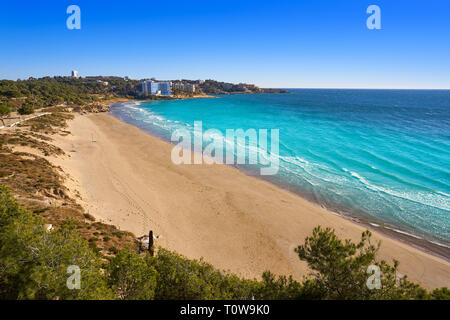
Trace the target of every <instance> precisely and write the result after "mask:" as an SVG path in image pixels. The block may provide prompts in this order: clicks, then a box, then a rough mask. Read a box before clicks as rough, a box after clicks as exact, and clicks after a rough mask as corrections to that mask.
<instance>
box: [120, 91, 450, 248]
mask: <svg viewBox="0 0 450 320" xmlns="http://www.w3.org/2000/svg"><path fill="white" fill-rule="evenodd" d="M112 113H113V114H114V115H115V116H117V117H118V118H120V119H122V120H124V121H126V122H128V123H131V124H134V125H136V126H138V127H140V128H142V129H144V130H147V131H148V132H150V133H151V134H154V135H157V136H159V137H161V138H164V139H166V140H170V136H171V133H172V132H173V131H174V130H176V129H179V128H186V129H188V130H190V131H192V130H193V125H194V121H199V120H201V121H202V122H203V130H207V129H210V128H215V129H218V130H221V132H222V133H223V135H225V130H226V129H238V128H242V129H244V130H246V129H249V128H254V129H279V130H280V131H279V132H280V150H279V154H278V156H279V159H280V169H279V171H278V173H277V175H275V176H270V177H265V178H266V179H269V180H271V181H273V182H275V183H277V184H281V185H283V186H285V187H286V188H288V189H290V190H293V191H295V192H298V193H300V194H302V195H303V196H305V197H307V198H309V199H310V200H313V201H315V202H317V203H319V204H321V205H323V206H325V207H327V208H330V209H332V210H334V211H338V212H342V213H348V214H350V215H352V216H353V217H360V218H362V219H364V220H365V221H370V222H371V223H372V224H373V225H375V226H376V225H378V224H380V225H383V226H384V227H387V228H391V229H395V230H397V232H401V233H407V234H410V235H413V236H414V237H420V238H423V239H427V240H429V241H432V242H434V243H439V244H440V245H442V246H443V247H444V248H445V247H447V248H449V246H450V91H448V90H447V91H440V90H433V91H427V90H331V89H329V90H321V89H320V90H319V89H292V90H290V93H289V94H251V95H230V96H220V97H219V98H216V99H214V98H211V99H195V100H176V101H152V102H129V103H124V104H120V105H115V106H113V108H112ZM254 147H258V146H253V148H252V149H255V148H254ZM241 168H242V169H244V170H246V171H247V172H249V173H252V172H253V173H255V174H256V173H257V172H259V171H256V168H255V166H253V167H249V166H241Z"/></svg>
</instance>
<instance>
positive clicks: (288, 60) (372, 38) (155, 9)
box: [0, 0, 450, 89]
mask: <svg viewBox="0 0 450 320" xmlns="http://www.w3.org/2000/svg"><path fill="white" fill-rule="evenodd" d="M71 4H76V5H78V6H79V7H80V8H81V23H82V28H81V30H68V29H67V27H66V19H67V17H68V16H69V15H68V14H66V9H67V7H68V6H69V5H71ZM371 4H376V5H378V6H379V7H380V8H381V24H382V29H381V30H369V29H368V28H367V27H366V20H367V18H368V17H369V15H368V14H367V13H366V9H367V7H368V6H369V5H371ZM449 16H450V1H448V0H428V1H425V0H421V1H417V0H395V1H392V0H388V1H378V0H369V1H365V0H345V1H344V0H341V1H338V0H334V1H331V0H314V1H313V0H311V1H299V0H297V1H284V0H278V1H273V0H271V1H266V0H258V1H253V0H251V1H245V0H240V1H235V0H228V1H215V0H208V1H203V0H202V1H175V0H173V1H113V0H110V1H103V0H96V1H92V0H91V1H84V0H71V1H64V0H55V1H45V0H41V1H31V0H30V1H12V0H3V1H2V3H1V6H0V39H1V40H0V43H1V45H0V46H1V47H0V78H1V79H13V80H15V79H17V78H22V79H23V78H28V77H29V76H33V77H41V76H46V75H50V76H53V75H69V73H70V71H71V70H72V69H76V70H78V71H79V72H80V75H81V76H86V75H118V76H125V75H129V76H131V77H133V78H150V77H156V78H158V79H179V78H187V79H217V80H221V81H230V82H247V83H255V84H257V85H259V86H262V87H283V88H294V87H298V88H317V87H318V88H446V89H450V18H449Z"/></svg>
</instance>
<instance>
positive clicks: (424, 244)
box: [110, 100, 450, 262]
mask: <svg viewBox="0 0 450 320" xmlns="http://www.w3.org/2000/svg"><path fill="white" fill-rule="evenodd" d="M126 102H141V101H139V100H129V101H126ZM126 102H125V103H126ZM121 104H122V102H118V103H111V104H110V107H114V106H117V107H120V106H121ZM110 115H112V116H113V117H115V118H116V119H118V120H120V121H122V122H125V123H127V124H129V125H132V126H134V127H137V128H139V129H140V130H142V131H143V132H145V133H147V134H149V135H150V136H152V137H155V138H157V139H160V140H162V141H164V142H166V143H169V144H171V145H174V144H173V143H172V142H171V141H169V140H167V139H166V138H165V137H164V136H163V135H160V134H158V133H157V132H156V131H155V132H152V131H151V130H145V129H143V128H141V127H139V126H137V125H135V124H133V123H129V122H127V121H125V120H124V119H122V118H120V117H118V116H117V115H114V114H112V113H110ZM223 165H225V166H227V167H229V168H232V169H235V170H238V171H239V172H241V173H243V174H245V175H246V176H249V177H252V178H256V179H259V180H261V181H265V182H268V183H270V184H272V185H273V186H275V187H277V188H280V189H283V190H285V191H287V192H289V193H291V194H293V195H294V196H298V197H300V198H302V199H303V200H305V201H308V202H309V203H311V204H312V205H315V206H317V207H319V208H322V209H324V210H326V211H328V212H330V213H331V214H333V215H336V216H339V217H341V218H343V219H346V220H347V221H350V222H352V223H355V224H357V225H359V226H363V227H364V228H367V229H369V230H371V231H376V232H380V233H382V234H383V235H385V236H387V237H389V238H391V239H393V240H396V241H400V242H402V243H405V244H407V245H409V246H411V247H414V248H416V249H418V250H421V251H422V252H424V253H427V254H431V255H433V256H435V257H437V258H440V259H443V260H445V261H447V262H450V247H448V246H446V245H445V244H442V243H439V242H438V240H435V239H429V238H426V237H422V236H417V235H415V234H413V233H411V232H410V231H406V230H402V228H401V227H398V226H395V225H391V224H389V223H386V222H384V221H382V220H377V219H376V218H372V217H367V216H363V214H366V213H364V212H361V214H359V215H358V212H351V211H349V210H345V208H341V209H340V208H337V207H336V208H333V207H329V206H325V205H323V204H321V203H320V202H318V201H315V200H314V199H312V198H311V197H309V196H307V195H305V194H304V193H302V192H301V191H300V190H298V189H297V188H295V187H292V186H290V185H288V184H283V183H282V182H280V181H279V180H275V179H271V177H270V176H267V177H264V176H260V175H257V174H254V173H253V172H252V171H251V170H249V169H247V168H245V167H240V166H238V165H227V164H223ZM366 215H367V214H366ZM434 241H435V242H434Z"/></svg>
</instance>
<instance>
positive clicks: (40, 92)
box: [0, 76, 286, 116]
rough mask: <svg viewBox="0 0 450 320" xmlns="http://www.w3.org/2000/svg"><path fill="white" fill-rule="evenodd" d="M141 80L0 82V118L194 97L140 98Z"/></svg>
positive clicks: (224, 87)
mask: <svg viewBox="0 0 450 320" xmlns="http://www.w3.org/2000/svg"><path fill="white" fill-rule="evenodd" d="M183 81H186V82H187V83H192V84H195V85H196V87H197V90H196V92H195V95H197V96H198V95H214V94H232V93H284V92H286V91H285V90H281V89H262V88H258V87H257V86H255V85H249V84H231V83H225V82H219V81H215V80H206V81H199V80H195V81H194V80H183ZM139 82H140V80H131V79H124V78H121V77H101V76H99V77H88V78H78V79H76V78H72V77H44V78H39V79H35V78H29V79H28V80H17V81H12V80H0V116H3V115H7V114H9V113H11V112H18V113H19V114H22V115H27V114H31V113H33V112H34V110H36V109H40V108H45V107H51V106H55V105H67V106H71V107H74V106H84V105H88V104H92V103H98V102H102V101H105V100H110V99H115V98H126V99H145V100H149V99H152V100H162V99H173V98H185V97H191V96H193V94H190V93H189V92H185V91H183V92H181V91H179V90H178V91H177V90H176V89H175V97H164V96H151V95H149V96H139V95H138V92H137V84H138V83H139Z"/></svg>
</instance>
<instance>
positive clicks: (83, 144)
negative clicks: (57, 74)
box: [52, 114, 450, 289]
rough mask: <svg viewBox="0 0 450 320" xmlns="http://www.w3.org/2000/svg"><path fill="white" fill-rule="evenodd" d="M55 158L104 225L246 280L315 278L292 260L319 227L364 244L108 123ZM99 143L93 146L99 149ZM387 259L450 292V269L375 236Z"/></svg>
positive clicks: (266, 186) (269, 193) (75, 125)
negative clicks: (269, 275) (270, 275)
mask: <svg viewBox="0 0 450 320" xmlns="http://www.w3.org/2000/svg"><path fill="white" fill-rule="evenodd" d="M68 130H69V131H70V132H71V133H72V134H71V135H68V136H66V137H58V138H57V142H56V143H57V144H58V145H59V146H60V147H61V148H62V149H63V150H65V151H66V152H67V154H69V155H70V157H64V158H55V159H53V160H52V161H54V162H56V163H55V164H56V165H60V166H61V167H62V168H63V170H64V171H65V172H66V173H67V174H68V175H69V176H70V178H68V179H67V181H66V184H67V186H68V187H69V188H70V189H71V190H72V191H73V192H75V190H78V192H79V193H80V195H81V198H82V199H80V200H79V203H80V204H81V205H82V206H83V207H84V208H85V210H86V211H88V212H89V213H90V214H92V215H94V216H95V217H96V218H97V219H98V220H100V221H103V222H106V223H110V224H114V225H116V226H117V227H119V228H120V229H122V230H127V231H131V232H133V233H134V234H136V235H137V236H141V235H143V234H147V233H148V231H149V230H150V229H151V230H153V231H154V233H155V234H156V235H160V236H161V237H160V239H158V240H156V244H157V245H160V246H162V247H164V248H167V249H170V250H175V251H177V252H179V253H181V254H183V255H185V256H187V257H189V258H200V257H203V258H204V260H205V261H207V262H209V263H211V264H213V265H214V266H215V267H217V268H220V269H225V270H230V271H232V272H234V273H237V274H239V275H241V276H244V277H250V278H253V277H257V278H259V277H260V276H261V274H262V272H263V271H265V270H270V271H272V272H274V273H275V274H280V275H281V274H283V275H293V276H294V277H295V278H296V279H301V278H302V276H304V275H307V274H308V272H309V270H308V268H307V265H306V263H304V262H302V261H300V260H299V259H298V256H297V255H296V254H295V252H294V248H296V247H297V246H298V245H299V244H301V243H303V242H304V239H305V237H307V236H308V235H310V234H311V233H312V230H313V228H314V227H316V226H317V225H321V226H323V227H332V228H334V229H335V230H336V233H337V234H338V235H339V236H340V237H342V238H350V239H353V240H359V239H360V236H361V233H362V232H363V231H364V230H365V228H364V227H363V226H361V225H358V224H356V223H353V222H351V221H349V220H347V219H344V218H342V217H339V216H337V215H335V214H333V213H331V212H329V211H326V210H325V209H322V208H320V207H319V206H317V205H315V204H312V203H310V202H308V201H306V200H304V199H302V198H301V197H299V196H297V195H294V194H292V193H290V192H288V191H285V190H283V189H280V188H278V187H276V186H274V185H272V184H270V183H268V182H265V181H262V180H259V179H257V178H254V177H249V176H246V175H245V174H243V173H242V172H240V171H238V170H236V169H234V168H231V167H228V166H225V165H217V164H215V165H180V166H177V165H174V164H173V163H172V162H171V160H170V153H171V150H172V145H170V144H169V143H167V142H165V141H162V140H160V139H158V138H155V137H153V136H150V135H149V134H147V133H146V132H144V131H142V130H140V129H138V128H136V127H134V126H132V125H129V124H126V123H124V122H121V121H120V120H118V119H116V118H114V117H113V116H111V115H109V114H91V115H88V116H76V117H75V119H74V120H73V121H70V122H69V128H68ZM92 138H93V140H94V142H93V141H92ZM374 239H375V240H382V247H381V251H380V254H379V258H381V259H385V260H386V261H388V262H392V260H393V259H397V260H399V261H400V272H401V273H402V274H407V275H408V277H409V278H410V279H411V280H413V281H415V282H418V283H420V284H421V285H423V286H425V287H426V288H428V289H431V288H436V287H442V286H447V287H450V263H448V262H447V261H444V260H442V259H440V258H437V257H435V256H432V255H429V254H427V253H425V252H422V251H420V250H418V249H415V248H413V247H411V246H409V245H407V244H405V243H403V242H399V241H397V240H394V239H391V238H389V237H386V236H384V235H382V234H379V233H377V232H374Z"/></svg>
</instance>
